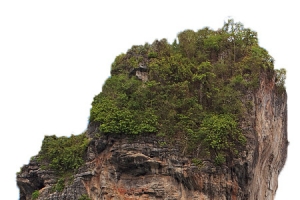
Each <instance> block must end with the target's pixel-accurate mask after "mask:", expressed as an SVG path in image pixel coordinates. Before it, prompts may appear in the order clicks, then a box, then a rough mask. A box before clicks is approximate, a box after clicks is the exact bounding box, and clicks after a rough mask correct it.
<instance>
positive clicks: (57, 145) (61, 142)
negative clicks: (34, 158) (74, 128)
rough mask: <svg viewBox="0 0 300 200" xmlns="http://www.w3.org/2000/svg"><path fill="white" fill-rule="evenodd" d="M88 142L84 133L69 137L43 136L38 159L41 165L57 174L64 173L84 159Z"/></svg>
mask: <svg viewBox="0 0 300 200" xmlns="http://www.w3.org/2000/svg"><path fill="white" fill-rule="evenodd" d="M88 143H89V140H88V138H87V137H86V135H85V134H81V135H77V136H76V135H72V136H71V137H56V136H55V135H52V136H45V138H44V140H43V143H42V147H41V151H40V152H39V155H38V161H39V162H40V163H41V164H42V167H44V168H46V169H51V170H54V171H55V172H57V173H58V174H61V175H62V174H65V173H66V172H68V171H72V172H73V170H75V169H77V168H78V167H80V166H81V165H82V164H83V163H84V161H83V156H84V152H85V150H86V148H87V145H88Z"/></svg>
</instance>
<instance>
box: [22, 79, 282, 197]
mask: <svg viewBox="0 0 300 200" xmlns="http://www.w3.org/2000/svg"><path fill="white" fill-rule="evenodd" d="M266 77H267V76H262V77H261V80H260V87H259V89H258V91H257V92H256V93H249V94H247V95H246V96H245V99H244V101H245V102H246V101H247V102H248V103H249V105H253V106H249V109H248V111H247V112H248V113H247V115H245V119H244V122H243V124H242V129H243V133H244V134H245V136H246V138H247V145H246V147H245V149H244V150H243V151H242V152H241V153H240V155H239V157H238V158H236V159H234V160H233V161H232V162H230V163H226V165H223V166H221V167H216V166H215V165H214V164H213V163H212V162H210V161H209V160H207V161H203V164H202V165H201V166H196V165H195V164H193V162H192V160H191V158H192V157H189V156H186V155H182V151H180V149H179V147H177V146H176V145H174V146H165V145H164V143H161V142H160V138H159V137H157V136H155V135H149V134H148V135H140V136H136V137H132V136H127V135H118V136H113V135H109V136H108V135H102V136H99V134H98V133H99V131H98V128H97V127H98V124H93V123H91V124H90V125H89V127H88V130H87V132H88V135H89V137H90V138H91V142H90V144H89V147H88V151H87V154H86V158H85V161H86V163H85V164H84V166H82V167H81V168H79V170H78V171H77V172H76V174H75V175H74V176H73V178H72V181H71V182H70V183H69V184H66V187H65V189H64V190H63V191H62V192H53V191H52V190H51V187H52V186H53V185H54V184H55V183H56V181H57V177H56V176H55V174H54V173H52V172H51V171H45V170H42V169H41V168H40V166H39V165H38V163H37V162H35V159H32V161H30V163H29V164H28V165H25V166H24V167H23V168H22V170H21V172H20V173H19V174H18V176H17V184H18V186H19V188H20V199H21V200H29V199H31V194H32V193H33V192H34V191H35V190H39V191H40V195H39V197H38V199H39V200H42V199H49V200H56V199H57V200H58V199H67V200H71V199H79V198H80V197H81V196H82V195H83V194H87V195H88V196H89V198H91V199H93V200H96V199H97V200H98V199H99V200H100V199H101V200H104V199H105V200H108V199H111V200H129V199H130V200H138V199H145V200H146V199H149V200H150V199H151V200H152V199H153V200H154V199H164V200H191V199H193V200H197V199H198V200H208V199H216V200H222V199H224V200H247V199H250V200H261V199H264V200H272V199H274V196H275V193H276V189H277V185H278V184H277V182H278V175H279V172H280V171H281V169H282V167H283V165H284V163H285V160H286V156H287V146H288V141H287V96H286V93H278V92H277V90H276V87H275V82H274V79H272V80H269V79H268V78H266Z"/></svg>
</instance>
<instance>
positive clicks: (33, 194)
mask: <svg viewBox="0 0 300 200" xmlns="http://www.w3.org/2000/svg"><path fill="white" fill-rule="evenodd" d="M39 195H40V192H39V191H38V190H35V191H34V192H33V193H32V194H31V199H32V200H35V199H37V198H38V197H39Z"/></svg>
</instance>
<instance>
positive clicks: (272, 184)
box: [17, 21, 288, 200]
mask: <svg viewBox="0 0 300 200" xmlns="http://www.w3.org/2000/svg"><path fill="white" fill-rule="evenodd" d="M230 25H231V26H232V27H233V28H236V31H235V32H232V31H231V30H232V29H229V28H228V26H230ZM226 27H227V29H226ZM205 31H206V32H205ZM204 32H205V34H204ZM197 34H200V35H197ZM197 34H196V33H192V32H190V31H186V32H183V33H180V34H179V36H178V38H179V44H174V43H173V44H172V45H169V46H168V48H162V47H161V46H162V45H164V44H163V41H160V42H159V41H156V42H154V43H153V44H152V45H150V46H147V45H146V47H145V46H144V48H143V49H142V50H141V51H140V53H137V52H136V51H134V50H135V49H134V48H133V49H131V50H129V51H128V52H127V54H126V55H121V58H120V57H117V59H116V61H115V63H114V64H113V67H112V74H113V75H114V76H115V77H118V76H119V75H120V74H125V75H126V77H125V76H123V75H120V77H121V78H120V80H122V81H120V82H122V84H121V86H122V90H120V91H125V90H126V93H124V94H123V93H120V92H119V89H118V88H117V87H116V85H117V84H118V83H117V82H113V84H112V83H109V82H107V83H106V84H105V85H104V87H103V91H102V93H101V94H100V95H99V96H97V97H95V99H94V102H93V108H92V110H91V119H90V123H89V125H88V128H87V130H86V132H85V133H83V134H82V135H81V136H80V138H77V137H76V136H72V137H71V139H69V140H68V139H67V138H62V139H59V138H56V137H55V136H47V137H45V140H44V142H43V145H42V149H41V151H40V153H39V154H38V155H37V156H35V157H33V158H32V159H31V160H30V162H29V164H27V165H24V166H23V167H22V169H21V171H20V172H18V174H17V185H18V187H19V189H20V200H30V199H39V200H44V199H45V200H46V199H47V200H61V199H65V200H72V199H74V200H77V199H80V200H88V199H92V200H98V199H99V200H100V199H101V200H104V199H105V200H109V199H110V200H129V199H131V200H141V199H145V200H146V199H149V200H150V199H151V200H154V199H165V200H190V199H193V200H196V199H198V200H208V199H216V200H221V199H224V200H248V199H250V200H261V199H264V200H273V199H274V197H275V194H276V190H277V187H278V175H279V173H280V171H281V169H282V168H283V166H284V163H285V161H286V158H287V147H288V140H287V94H286V92H285V89H284V88H283V87H282V81H284V80H282V79H283V74H282V73H283V71H282V70H281V71H280V70H278V71H276V70H274V69H273V68H272V67H273V60H272V59H270V58H271V57H267V58H268V59H266V55H267V54H265V53H264V52H263V51H262V50H261V49H257V46H256V45H257V44H256V43H255V42H256V40H254V43H255V44H254V43H251V42H250V41H249V40H250V39H249V38H252V39H253V38H255V33H254V32H251V31H250V32H249V29H244V28H243V27H242V26H241V24H236V23H235V24H234V23H233V22H232V21H229V22H228V23H227V24H225V25H224V27H223V28H222V29H220V30H218V31H209V30H208V29H202V31H198V33H197ZM239 34H240V35H239ZM247 34H248V35H247ZM204 35H205V37H204V39H203V42H202V43H201V41H200V42H199V40H196V39H195V38H202V36H204ZM200 36H201V37H200ZM213 36H214V37H215V36H218V37H215V39H216V41H217V42H218V43H215V41H211V40H212V39H211V38H212V37H213ZM219 36H220V37H219ZM221 36H222V37H224V38H225V39H224V38H222V37H221ZM233 36H235V38H233ZM193 37H195V38H193ZM187 39H189V42H188V43H185V41H186V40H187ZM193 39H195V40H194V44H195V45H196V46H195V47H193V46H191V45H190V44H192V43H193ZM233 40H234V43H235V45H237V46H232V48H229V46H230V45H231V44H233ZM222 41H223V42H222ZM224 41H225V42H224ZM239 42H240V43H239ZM184 44H188V45H187V46H185V45H184ZM215 44H219V45H218V48H216V46H214V45H215ZM221 44H222V45H223V46H222V45H221ZM180 45H181V46H180ZM197 45H200V46H197ZM203 45H204V46H205V45H207V47H206V49H204V50H203V52H206V53H205V54H204V53H203V54H202V55H199V54H198V53H196V52H200V51H201V49H200V47H202V46H203ZM238 45H240V46H238ZM148 47H149V48H148ZM169 47H170V48H173V50H170V48H169ZM151 48H152V49H151ZM193 48H194V49H193ZM255 48H256V49H255ZM145 49H146V50H147V51H146V53H145V54H144V53H143V52H142V51H145ZM166 49H168V52H166ZM178 49H179V51H178ZM208 49H210V51H209V53H207V52H208V51H207V50H208ZM243 49H248V50H249V51H248V50H247V51H244V50H243ZM231 50H232V52H233V54H230V52H229V51H231ZM258 51H259V52H258ZM174 52H175V53H174ZM178 52H180V53H178ZM257 52H258V53H261V54H259V55H258V54H257ZM262 52H263V53H262ZM179 54H181V55H184V56H185V57H179V59H178V62H180V63H181V64H180V66H181V65H183V64H182V63H183V62H185V61H184V60H186V59H187V58H188V59H189V61H188V63H189V66H192V67H191V68H190V69H188V67H186V66H187V65H185V67H184V70H187V69H188V70H190V71H191V73H190V72H189V71H184V72H182V73H181V74H180V72H179V71H180V70H181V69H180V68H177V69H176V73H177V74H179V75H178V76H173V75H174V73H171V72H170V73H171V74H169V75H168V76H163V73H164V72H163V71H162V70H161V69H158V68H155V66H156V65H154V64H153V63H154V62H155V64H157V63H159V62H165V59H166V57H168V59H169V58H171V57H172V55H179ZM144 55H146V56H144ZM203 56H204V57H205V58H203ZM232 56H233V57H232ZM132 58H138V59H137V60H138V61H139V62H140V63H142V64H140V63H138V62H137V61H134V63H131V64H130V63H128V62H129V61H132ZM262 58H263V59H262ZM174 59H175V58H174ZM120 60H121V61H120ZM175 60H176V59H175ZM191 60H192V61H191ZM208 61H209V62H208ZM227 61H228V62H227ZM135 62H136V63H135ZM168 62H171V61H168ZM172 62H175V61H174V60H173V61H172ZM176 62H177V61H176ZM124 63H125V64H124ZM197 63H201V64H200V69H199V71H197V69H198V68H197V67H194V68H193V66H197ZM222 63H223V64H224V63H225V64H224V66H225V69H226V70H225V72H224V71H220V70H221V68H217V67H220V64H222ZM247 63H250V64H251V65H253V66H254V67H252V66H250V68H249V65H250V64H247ZM266 63H267V64H268V66H266V65H265V64H266ZM160 64H161V63H160ZM208 64H209V67H207V66H208ZM246 64H247V66H246ZM175 65H176V63H175V64H174V63H173V65H172V66H171V68H172V67H173V68H174V66H175ZM124 66H125V67H124ZM126 66H127V67H126ZM130 66H134V67H130ZM141 66H142V67H141ZM160 66H165V65H163V64H161V65H160ZM251 67H252V68H251ZM210 69H211V70H210ZM157 70H159V73H154V72H157ZM205 70H206V71H205ZM209 70H210V71H209ZM200 72H201V73H200ZM168 73H169V72H168ZM195 74H198V75H199V76H197V77H198V78H197V77H196V76H194V75H195ZM204 75H205V76H204ZM170 77H171V78H170ZM183 77H184V78H183ZM199 77H200V78H199ZM203 77H206V81H202V80H203ZM207 77H209V78H207ZM186 78H188V79H186ZM214 78H215V79H214ZM238 78H240V79H241V80H240V79H238ZM255 78H257V79H255ZM254 79H255V80H256V81H254V82H253V80H254ZM123 80H125V82H126V81H128V82H130V81H132V82H130V83H131V85H130V87H125V86H124V82H123ZM186 80H189V82H191V83H192V84H190V85H188V86H187V87H185V86H184V84H188V83H187V82H186ZM237 80H240V81H239V82H238V83H237ZM155 81H156V82H159V83H160V85H159V86H157V87H156V88H155V89H153V85H155V84H154V82H155ZM207 82H209V84H207ZM150 83H151V85H150ZM179 84H182V85H180V86H179ZM110 85H111V86H110ZM125 85H126V84H125ZM123 86H124V87H123ZM173 86H174V87H176V88H177V90H176V91H177V92H178V93H176V92H175V93H174V92H170V93H168V92H167V90H165V89H166V88H167V87H168V88H170V87H173ZM110 87H111V88H110ZM162 87H165V88H164V91H165V93H163V94H167V101H166V100H164V101H161V96H160V95H161V94H162V93H161V92H160V91H159V88H162ZM182 87H184V89H183V90H182V91H184V92H186V91H188V92H186V93H185V95H182V97H181V96H180V95H179V94H180V92H181V88H182ZM224 87H226V90H225V89H224V90H223V88H224ZM145 88H146V89H145ZM148 88H151V89H152V90H151V94H152V95H151V96H147V97H146V98H145V99H146V100H141V102H142V105H146V106H141V105H138V106H137V105H135V104H134V105H132V104H131V103H130V102H138V101H139V100H137V99H141V98H134V97H135V96H134V95H136V92H137V91H138V92H139V93H138V95H140V96H138V97H142V95H141V94H144V93H143V92H144V89H145V94H149V93H147V92H148V91H149V90H150V89H149V90H148ZM230 89H232V90H230ZM227 90H230V95H224V94H226V91H227ZM115 91H118V92H115ZM203 91H205V92H203ZM220 91H221V92H220ZM233 91H238V92H239V93H238V94H235V93H234V92H233ZM155 92H156V93H157V96H154V93H155ZM106 94H107V96H105V95H106ZM174 94H175V95H177V96H176V98H173V97H174V96H172V95H174ZM126 95H128V96H126ZM112 97H113V99H109V98H112ZM125 97H126V98H125ZM189 97H191V99H192V100H193V99H195V102H194V103H193V102H192V103H191V101H192V100H191V101H189V103H188V105H187V106H186V105H185V104H184V105H183V104H182V101H180V103H178V102H177V100H178V99H179V100H184V99H188V98H189ZM194 97H196V98H194ZM124 98H125V99H126V101H124ZM221 98H223V99H222V101H221V100H220V99H221ZM99 99H100V100H99ZM114 99H117V100H114ZM132 99H133V100H132ZM173 99H176V101H175V100H174V102H175V103H174V104H172V106H170V107H167V106H169V104H170V103H172V102H173ZM115 101H116V102H115ZM98 102H100V103H98ZM107 102H109V103H107ZM122 102H123V104H121V103H122ZM124 102H125V103H124ZM128 102H129V103H130V104H129V103H128ZM155 102H156V103H155ZM105 103H106V104H105ZM103 104H105V106H104V108H103V107H101V105H103ZM119 105H120V107H119V108H118V107H117V106H119ZM199 105H201V106H200V107H199V110H196V111H194V110H195V109H193V110H192V109H191V108H195V107H197V106H199ZM113 106H116V108H117V109H114V108H115V107H113ZM156 106H157V107H156ZM136 107H137V108H138V109H136V110H137V111H136V110H134V109H135V108H136ZM164 107H167V109H166V110H164ZM106 108H110V113H114V112H116V113H117V114H116V115H113V116H110V113H109V112H107V111H106V110H105V109H106ZM125 108H128V110H125ZM150 108H153V110H149V109H150ZM237 108H238V109H237ZM122 109H123V110H122ZM172 109H173V110H172ZM103 110H104V111H105V112H106V114H103V112H102V111H103ZM120 110H121V111H122V112H121V113H119V111H120ZM132 110H134V111H132ZM161 110H163V112H161ZM169 110H171V111H172V112H170V113H176V114H174V116H175V117H174V118H172V117H173V115H171V114H170V113H169V114H168V115H167V116H168V117H169V118H167V119H171V118H172V119H173V121H171V122H170V121H166V118H164V117H165V112H169ZM187 110H188V111H189V112H188V113H187V112H186V111H187ZM131 111H132V112H131ZM105 112H104V113H105ZM135 112H138V114H137V115H135ZM199 112H201V113H203V115H202V114H201V115H199ZM99 113H100V114H99ZM123 113H126V116H125V117H124V116H123V115H122V114H123ZM131 115H132V117H130V116H131ZM103 116H105V117H106V116H108V119H107V118H104V117H103ZM116 116H117V117H119V118H118V121H117V123H116V122H115V120H116V118H117V117H116ZM139 116H141V117H139ZM143 116H146V117H145V118H143ZM187 116H188V117H189V118H188V119H189V120H187V122H186V121H185V122H186V123H183V121H184V120H186V119H187ZM207 116H209V117H207ZM125 119H130V120H131V119H133V122H131V121H129V120H125ZM222 119H225V121H222ZM135 122H138V123H137V124H134V123H135ZM163 122H165V123H167V124H168V126H164V123H163ZM192 122H193V123H192ZM210 122H211V123H210ZM219 122H220V123H219ZM229 122H232V123H230V125H228V126H230V128H227V123H229ZM120 124H121V125H122V124H125V125H122V126H121V125H120ZM191 124H192V125H191ZM210 124H212V126H210ZM219 124H220V125H219ZM225 125H226V127H225ZM131 127H135V128H131ZM199 127H200V128H199ZM214 127H217V128H214ZM124 130H127V131H124ZM219 130H221V131H219ZM134 131H137V132H134ZM208 132H209V134H208ZM228 132H229V133H228ZM131 133H134V134H131ZM163 133H164V134H163ZM217 136H218V137H217ZM70 140H71V141H72V142H71V143H69V142H68V141H70ZM82 141H83V142H82ZM53 144H55V145H56V146H51V145H53ZM69 144H71V145H69ZM76 145H77V146H76ZM75 146H76V148H73V147H75ZM60 148H61V149H62V150H60ZM79 150H80V151H79ZM62 152H63V153H62ZM66 152H67V153H66ZM70 152H71V153H70ZM74 152H76V153H74ZM60 155H62V156H60ZM70 155H71V156H70ZM77 155H80V159H79V158H78V157H76V156H77Z"/></svg>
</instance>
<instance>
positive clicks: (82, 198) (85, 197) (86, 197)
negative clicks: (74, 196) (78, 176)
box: [78, 194, 91, 200]
mask: <svg viewBox="0 0 300 200" xmlns="http://www.w3.org/2000/svg"><path fill="white" fill-rule="evenodd" d="M78 200H91V199H90V198H89V196H88V195H86V194H83V195H81V196H80V197H79V199H78Z"/></svg>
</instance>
